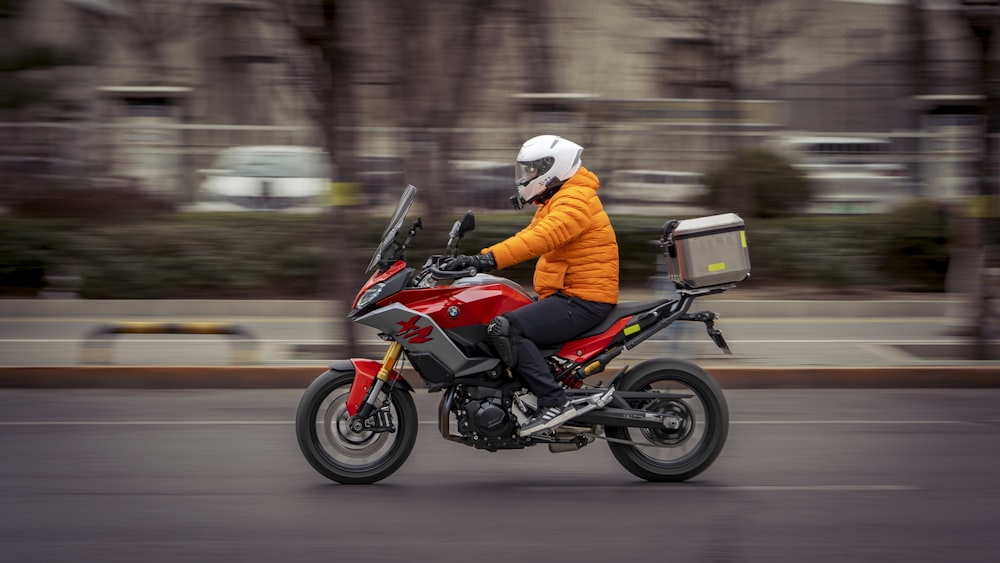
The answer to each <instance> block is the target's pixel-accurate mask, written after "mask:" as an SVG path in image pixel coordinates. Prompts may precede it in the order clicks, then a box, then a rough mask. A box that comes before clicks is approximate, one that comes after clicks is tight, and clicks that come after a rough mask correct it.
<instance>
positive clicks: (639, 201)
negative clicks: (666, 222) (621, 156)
mask: <svg viewBox="0 0 1000 563" xmlns="http://www.w3.org/2000/svg"><path fill="white" fill-rule="evenodd" d="M598 193H599V194H600V196H601V201H603V202H604V204H605V208H606V209H607V210H608V212H610V213H622V214H630V215H662V214H667V215H691V216H694V215H702V214H704V213H706V212H707V211H708V210H707V209H706V208H705V207H704V204H703V198H704V197H705V195H706V194H707V193H708V187H707V186H706V185H705V177H704V175H703V174H700V173H698V172H685V171H680V170H616V171H614V172H613V173H612V174H611V178H610V179H609V180H608V181H607V182H603V181H602V182H601V189H600V191H599V192H598Z"/></svg>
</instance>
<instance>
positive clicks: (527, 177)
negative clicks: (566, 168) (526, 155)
mask: <svg viewBox="0 0 1000 563" xmlns="http://www.w3.org/2000/svg"><path fill="white" fill-rule="evenodd" d="M553 163H555V159H554V158H552V157H551V156H547V157H545V158H540V159H538V160H532V161H518V162H517V164H515V166H514V179H515V181H516V182H517V186H518V187H519V188H523V187H524V186H527V185H528V184H529V183H530V182H531V181H532V180H534V179H535V178H537V177H539V176H541V175H542V174H545V173H546V172H548V171H549V170H550V169H551V168H552V164H553Z"/></svg>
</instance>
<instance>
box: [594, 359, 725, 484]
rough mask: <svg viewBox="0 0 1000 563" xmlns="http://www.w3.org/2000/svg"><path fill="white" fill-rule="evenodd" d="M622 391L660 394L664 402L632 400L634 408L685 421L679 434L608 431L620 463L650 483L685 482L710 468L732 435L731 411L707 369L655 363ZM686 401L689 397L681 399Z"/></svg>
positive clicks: (630, 377) (639, 369)
mask: <svg viewBox="0 0 1000 563" xmlns="http://www.w3.org/2000/svg"><path fill="white" fill-rule="evenodd" d="M618 389H620V390H622V391H656V392H660V393H664V394H667V395H670V396H671V397H669V398H664V399H654V400H649V399H643V400H629V404H630V406H631V407H632V408H640V409H643V410H646V411H648V412H659V413H669V414H671V415H674V416H677V417H679V418H680V419H681V420H683V424H682V425H681V427H680V428H678V429H672V430H668V429H666V428H664V429H662V430H661V429H643V428H629V427H624V426H617V427H607V428H606V429H605V431H606V433H607V435H608V437H609V438H612V439H617V440H627V441H629V442H633V443H635V444H641V445H633V444H623V443H615V442H609V443H608V446H609V447H610V448H611V453H612V454H613V455H614V456H615V459H617V460H618V463H620V464H621V465H622V467H624V468H625V469H627V470H628V471H629V472H631V473H632V474H633V475H635V476H637V477H641V478H642V479H645V480H647V481H685V480H687V479H690V478H692V477H694V476H695V475H698V474H699V473H701V472H702V471H704V470H705V469H707V468H708V467H709V466H710V465H711V464H712V462H713V461H715V458H717V457H718V456H719V454H720V453H722V448H723V446H725V444H726V437H727V435H728V433H729V407H728V405H727V404H726V398H725V396H724V395H723V394H722V390H721V389H720V388H719V385H718V384H717V383H716V382H715V380H714V379H712V378H711V376H709V375H708V373H706V372H705V370H703V369H701V368H700V367H698V366H696V365H694V364H692V363H690V362H684V361H680V360H670V359H665V358H660V359H655V360H649V361H646V362H643V363H641V364H639V365H638V366H636V367H635V369H634V370H632V371H631V372H629V373H627V374H626V375H625V377H624V378H623V379H622V381H621V382H620V383H619V385H618ZM678 396H684V398H677V397H678Z"/></svg>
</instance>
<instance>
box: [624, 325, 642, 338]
mask: <svg viewBox="0 0 1000 563" xmlns="http://www.w3.org/2000/svg"><path fill="white" fill-rule="evenodd" d="M639 330H640V329H639V325H629V326H627V327H625V330H624V331H623V332H625V336H630V335H633V334H635V333H637V332H639Z"/></svg>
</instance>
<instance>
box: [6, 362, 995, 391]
mask: <svg viewBox="0 0 1000 563" xmlns="http://www.w3.org/2000/svg"><path fill="white" fill-rule="evenodd" d="M323 369H324V368H323V367H322V365H317V366H310V367H302V366H292V367H288V366H217V367H216V366H212V367H205V366H79V365H77V366H49V367H39V366H26V367H0V388H21V389H289V388H291V389H305V388H306V387H307V386H308V385H309V383H310V382H312V380H313V379H315V378H316V377H317V376H319V375H320V374H321V373H323ZM707 371H708V372H709V373H710V374H711V375H712V377H713V378H715V380H716V381H717V382H718V383H719V385H720V386H721V387H723V388H724V389H758V388H788V389H795V388H799V389H819V388H859V389H863V388H997V387H1000V366H975V365H973V366H912V367H810V366H803V367H738V366H730V367H713V368H708V369H707ZM403 374H404V376H405V377H406V379H407V380H409V381H410V383H411V384H413V386H414V388H416V389H423V388H424V385H423V383H422V382H421V381H420V380H419V378H418V377H417V376H416V374H415V373H413V372H412V371H410V372H407V371H404V373H403Z"/></svg>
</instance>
